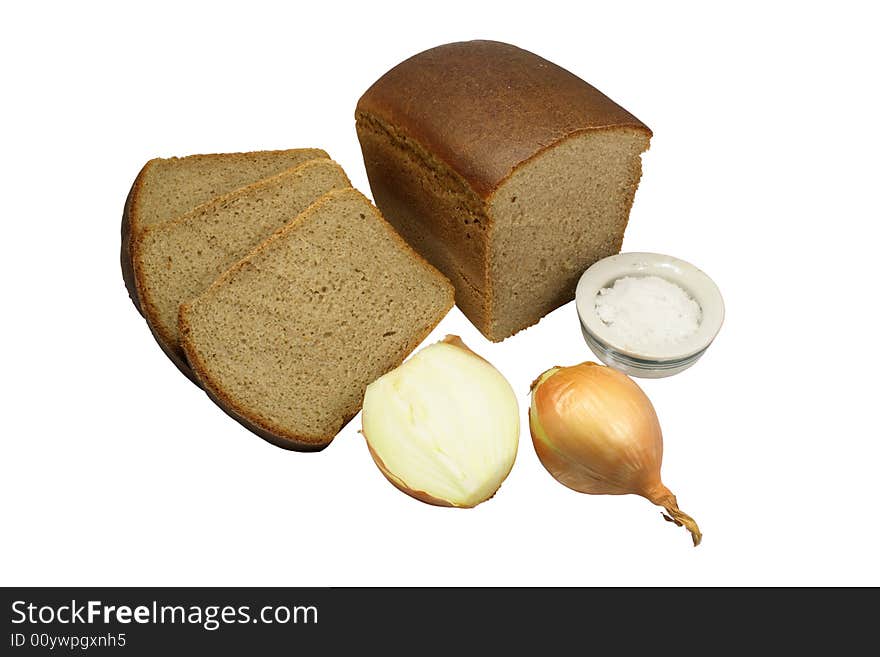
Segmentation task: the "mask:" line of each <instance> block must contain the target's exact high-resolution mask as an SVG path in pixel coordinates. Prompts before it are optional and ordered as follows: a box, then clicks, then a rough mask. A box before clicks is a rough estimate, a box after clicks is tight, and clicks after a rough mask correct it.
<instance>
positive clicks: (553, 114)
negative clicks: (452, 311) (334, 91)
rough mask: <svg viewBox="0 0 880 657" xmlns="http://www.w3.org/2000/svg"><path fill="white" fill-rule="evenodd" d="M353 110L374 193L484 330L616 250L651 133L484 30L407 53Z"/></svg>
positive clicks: (567, 287)
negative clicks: (483, 35) (484, 36)
mask: <svg viewBox="0 0 880 657" xmlns="http://www.w3.org/2000/svg"><path fill="white" fill-rule="evenodd" d="M355 117H356V125H357V134H358V138H359V140H360V143H361V148H362V151H363V156H364V163H365V165H366V169H367V174H368V177H369V181H370V187H371V189H372V191H373V197H374V199H375V202H376V204H377V205H378V206H379V208H380V209H381V211H382V213H383V214H384V216H385V217H386V218H387V219H388V221H390V222H391V223H392V224H393V225H394V226H395V228H397V230H398V231H399V232H400V234H401V235H402V236H403V237H404V238H405V239H406V240H407V241H408V242H409V243H410V244H411V245H412V246H413V247H414V248H415V249H416V250H418V251H419V252H420V253H422V254H423V255H424V256H425V257H426V258H427V259H428V260H429V261H430V262H432V263H433V264H434V265H435V266H436V267H437V268H438V269H440V270H441V271H442V272H443V273H445V274H446V276H447V277H449V279H450V280H451V281H452V283H453V284H454V286H455V290H456V293H455V294H456V303H457V304H458V306H459V307H460V308H461V310H462V311H463V312H464V313H465V315H467V317H468V318H469V319H470V320H471V321H472V322H473V323H474V324H475V325H476V326H477V328H478V329H480V331H481V332H482V333H483V334H484V335H485V336H486V337H487V338H489V339H490V340H493V341H498V340H502V339H504V338H505V337H507V336H510V335H512V334H514V333H516V332H517V331H519V330H521V329H523V328H526V327H527V326H530V325H531V324H534V323H535V322H537V321H538V320H539V319H540V318H541V317H543V316H544V315H546V314H547V313H548V312H550V311H551V310H553V309H554V308H556V307H558V306H560V305H562V304H564V303H566V302H567V301H570V300H571V299H572V298H574V289H575V285H576V283H577V280H578V278H579V276H580V275H581V273H582V272H583V271H584V270H585V269H586V268H587V267H588V266H589V265H591V264H593V263H594V262H596V261H597V260H599V259H600V258H603V257H605V256H608V255H612V254H614V253H617V252H618V251H619V250H620V247H621V243H622V240H623V233H624V229H625V227H626V224H627V221H628V218H629V211H630V208H631V206H632V202H633V198H634V195H635V191H636V187H637V186H638V183H639V178H640V176H641V153H642V152H644V151H645V150H647V149H648V146H649V142H650V138H651V131H650V130H649V129H648V128H647V127H646V126H645V125H644V124H643V123H642V122H641V121H639V120H638V119H637V118H636V117H634V116H633V115H632V114H630V113H629V112H627V111H626V110H625V109H623V108H622V107H620V106H619V105H617V104H615V103H614V102H613V101H612V100H610V99H609V98H608V97H607V96H605V95H603V94H602V93H601V92H599V91H598V90H596V89H595V88H594V87H592V86H590V85H589V84H587V83H586V82H584V81H583V80H581V79H580V78H578V77H577V76H575V75H574V74H572V73H570V72H568V71H567V70H565V69H563V68H560V67H559V66H556V65H555V64H553V63H551V62H549V61H547V60H545V59H542V58H541V57H538V56H537V55H534V54H532V53H530V52H527V51H525V50H521V49H519V48H516V47H514V46H511V45H508V44H504V43H498V42H494V41H470V42H463V43H452V44H448V45H444V46H440V47H437V48H434V49H431V50H428V51H425V52H423V53H421V54H418V55H416V56H414V57H412V58H410V59H408V60H406V61H404V62H403V63H401V64H399V65H398V66H396V67H394V68H393V69H391V70H390V71H388V72H387V73H386V74H385V75H384V76H382V77H381V78H380V79H379V80H378V81H377V82H376V83H374V84H373V85H372V86H371V87H370V88H369V89H368V90H367V92H366V93H365V94H364V95H363V96H362V97H361V99H360V101H359V102H358V105H357V110H356V113H355Z"/></svg>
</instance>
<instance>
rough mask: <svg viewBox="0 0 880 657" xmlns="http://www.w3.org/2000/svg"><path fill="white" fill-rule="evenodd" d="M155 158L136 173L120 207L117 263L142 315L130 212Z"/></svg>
mask: <svg viewBox="0 0 880 657" xmlns="http://www.w3.org/2000/svg"><path fill="white" fill-rule="evenodd" d="M154 161H155V160H150V161H149V162H147V163H146V164H145V165H144V166H143V167H142V168H141V170H140V172H139V173H138V175H137V177H136V178H135V179H134V182H133V183H132V184H131V189H129V190H128V196H126V197H125V206H124V207H123V209H122V231H121V232H122V245H121V248H120V250H119V264H120V266H121V267H122V280H123V282H124V283H125V289H126V290H128V297H129V298H130V299H131V302H132V303H133V304H134V307H135V308H137V310H138V312H139V313H140V314H141V315H143V314H144V311H143V310H141V302H140V298H139V297H138V293H137V285H136V284H135V280H134V263H133V262H132V258H131V234H132V225H131V224H132V214H133V211H134V203H135V201H136V199H137V198H138V194H139V193H140V188H141V181H142V180H143V178H144V175H145V172H146V171H147V169H148V168H149V167H150V166H152V164H153V162H154Z"/></svg>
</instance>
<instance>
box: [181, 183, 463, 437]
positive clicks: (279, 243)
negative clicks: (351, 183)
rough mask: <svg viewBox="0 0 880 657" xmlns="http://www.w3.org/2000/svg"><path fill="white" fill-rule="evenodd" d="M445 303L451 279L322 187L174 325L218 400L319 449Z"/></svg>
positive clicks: (359, 198) (185, 307) (370, 211)
mask: <svg viewBox="0 0 880 657" xmlns="http://www.w3.org/2000/svg"><path fill="white" fill-rule="evenodd" d="M452 304H453V289H452V286H451V285H450V283H449V281H447V280H446V278H444V277H443V275H442V274H440V273H439V272H438V271H437V270H436V269H434V267H432V266H431V265H430V264H428V263H427V262H426V261H425V260H424V259H422V258H421V256H419V255H418V254H417V253H416V252H415V251H413V250H412V249H411V248H410V247H409V245H407V243H406V242H404V241H403V239H401V237H400V236H399V235H398V234H397V233H396V232H395V231H394V229H393V228H392V227H391V226H390V225H388V223H387V222H386V221H385V220H384V219H383V218H382V216H381V215H380V214H379V212H378V211H377V210H376V208H375V207H373V205H372V204H371V203H370V202H369V201H368V200H367V199H366V198H365V197H364V196H363V195H362V194H361V193H360V192H358V191H356V190H354V189H346V190H338V191H332V192H329V193H327V194H325V195H324V196H323V197H321V199H319V200H318V201H317V202H316V203H314V204H313V205H312V206H311V207H309V208H308V209H307V210H306V211H305V212H303V213H302V214H300V215H299V216H298V217H296V218H295V219H294V220H293V221H291V222H289V223H288V224H286V225H285V226H284V227H283V228H281V229H280V230H278V231H277V232H276V233H274V234H273V235H272V236H271V237H269V239H267V240H266V241H264V242H263V243H262V244H261V245H260V246H259V247H257V248H256V249H255V250H254V251H253V252H251V253H250V254H249V255H248V256H247V257H245V258H244V259H242V260H240V261H239V262H238V263H236V264H235V265H233V266H232V267H231V268H230V269H229V270H227V271H226V272H225V273H224V274H222V275H221V276H220V277H219V278H218V279H217V280H216V281H215V282H214V283H213V284H212V285H211V286H210V287H209V288H208V289H207V290H205V291H204V292H203V293H202V294H200V295H198V296H197V297H196V298H195V299H193V300H192V301H189V302H187V303H184V304H182V305H181V307H180V314H179V327H180V329H179V330H180V338H181V344H182V346H183V349H184V351H185V352H186V357H187V360H188V361H189V363H190V365H191V366H192V369H193V371H194V372H195V374H196V376H197V377H198V379H199V381H200V382H201V384H202V387H203V388H204V389H205V391H206V392H207V393H208V395H209V396H210V397H211V398H212V399H213V400H214V401H215V402H216V403H217V404H218V405H219V406H220V407H221V408H223V409H224V410H225V411H226V412H227V413H228V414H229V415H231V416H232V417H233V418H235V419H236V420H238V421H239V422H241V423H242V424H243V425H244V426H246V427H247V428H249V429H250V430H251V431H253V432H255V433H257V434H258V435H260V436H262V437H263V438H265V439H266V440H269V441H270V442H272V443H274V444H276V445H279V446H281V447H285V448H288V449H295V450H300V451H315V450H319V449H322V448H324V447H325V446H326V445H327V444H329V442H330V441H331V440H332V439H333V437H334V436H335V435H336V434H337V433H338V432H339V430H340V429H341V428H342V427H343V426H344V425H345V424H346V423H347V422H348V421H349V420H350V419H351V418H352V417H353V416H354V415H355V414H356V413H357V412H358V410H359V409H360V407H361V403H362V401H363V396H364V390H365V389H366V387H367V385H368V384H369V383H371V382H372V381H374V380H376V379H377V378H379V377H380V376H382V375H383V374H385V373H386V372H388V371H389V370H391V369H393V368H395V367H397V366H398V365H399V364H400V363H401V362H402V361H403V359H404V358H406V356H407V355H408V354H409V353H410V352H411V351H412V350H413V349H415V348H416V347H417V346H418V345H419V343H420V342H421V341H422V340H424V339H425V337H427V335H428V333H429V332H430V331H431V329H433V328H434V326H436V325H437V323H438V322H439V321H440V320H441V319H442V318H443V316H444V315H445V314H446V313H447V312H448V311H449V309H450V308H451V307H452Z"/></svg>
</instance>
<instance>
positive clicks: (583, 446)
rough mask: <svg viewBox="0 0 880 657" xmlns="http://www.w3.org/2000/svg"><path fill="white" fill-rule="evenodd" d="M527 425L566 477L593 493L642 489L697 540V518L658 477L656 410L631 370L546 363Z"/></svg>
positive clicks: (543, 455) (543, 456)
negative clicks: (547, 365) (546, 368)
mask: <svg viewBox="0 0 880 657" xmlns="http://www.w3.org/2000/svg"><path fill="white" fill-rule="evenodd" d="M529 428H530V430H531V434H532V442H533V444H534V446H535V451H536V452H537V453H538V458H539V459H540V460H541V463H543V464H544V467H545V468H547V470H548V471H549V472H550V474H552V475H553V476H554V477H555V478H556V479H557V480H558V481H559V482H560V483H562V484H564V485H565V486H568V487H569V488H571V489H573V490H576V491H578V492H581V493H589V494H592V495H626V494H630V493H633V494H635V495H641V496H642V497H645V498H647V499H649V500H650V501H651V502H653V503H654V504H657V505H658V506H662V507H664V508H665V509H666V514H664V516H663V517H664V518H666V519H667V520H669V521H671V522H674V523H675V524H677V525H679V526H681V525H683V526H684V527H686V528H687V530H688V531H689V532H690V533H691V536H692V538H693V541H694V545H699V543H700V540H701V538H702V534H701V533H700V529H699V527H697V523H696V522H695V521H694V519H693V518H691V517H690V516H689V515H687V514H686V513H684V512H682V511H681V509H679V508H678V502H677V500H676V499H675V495H673V494H672V492H671V491H670V490H669V489H668V488H666V486H664V485H663V482H662V481H661V480H660V464H661V461H662V460H663V434H662V432H661V431H660V423H659V421H658V420H657V414H656V413H655V411H654V407H653V406H652V405H651V401H650V400H649V399H648V397H647V396H646V395H645V393H644V392H643V391H642V389H641V388H640V387H639V386H638V385H637V384H636V383H635V382H634V381H633V380H632V379H630V378H629V377H628V376H626V375H625V374H622V373H620V372H618V371H617V370H615V369H612V368H610V367H604V366H602V365H597V364H596V363H589V362H587V363H581V364H580V365H575V366H573V367H553V368H551V369H549V370H547V371H546V372H544V373H543V374H541V376H539V377H538V378H537V379H536V380H535V381H534V383H532V403H531V407H530V408H529ZM667 514H668V515H667Z"/></svg>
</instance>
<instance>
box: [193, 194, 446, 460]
mask: <svg viewBox="0 0 880 657" xmlns="http://www.w3.org/2000/svg"><path fill="white" fill-rule="evenodd" d="M351 193H356V194H358V195H360V196H361V197H362V198H363V199H364V200H365V201H366V202H367V203H370V201H369V199H367V198H366V197H365V196H363V194H361V193H360V192H358V191H357V190H356V189H353V188H352V189H346V190H334V191H331V192H328V193H326V194H324V195H323V196H322V197H321V198H319V199H318V200H317V201H315V202H314V203H313V204H312V205H310V206H309V207H308V208H307V209H306V210H304V211H303V212H301V213H300V214H299V215H298V216H297V217H296V218H295V219H293V220H292V221H290V222H289V223H287V224H286V225H285V226H283V227H281V228H280V229H278V230H277V231H276V232H275V233H273V234H272V235H271V236H270V237H268V238H267V239H266V240H265V241H264V242H263V243H262V244H260V246H258V247H257V248H256V249H254V250H253V251H252V252H251V253H250V254H249V255H247V256H246V257H245V258H242V259H241V260H240V261H239V262H238V263H236V264H235V265H233V266H232V267H230V268H229V269H228V270H227V271H226V272H224V273H223V274H222V275H221V276H220V277H219V278H218V279H217V280H215V281H214V283H213V284H212V285H211V287H210V288H208V290H206V293H207V292H209V291H210V290H211V289H213V288H215V287H217V286H220V285H223V284H224V282H225V281H226V279H228V278H230V277H232V276H233V275H234V274H235V272H237V271H238V270H240V269H242V268H243V267H246V266H247V264H248V262H249V261H250V259H251V258H253V257H254V256H256V255H258V254H259V253H260V251H262V250H263V249H264V248H266V247H267V245H268V244H271V243H272V242H274V241H276V240H279V239H282V238H283V237H284V235H286V234H287V233H288V232H290V231H292V230H296V228H297V227H298V226H299V225H300V224H302V223H303V222H305V221H307V220H308V218H309V216H310V215H311V214H313V213H314V212H316V211H317V209H318V208H320V206H321V205H323V204H324V203H326V202H327V201H328V200H330V199H332V198H333V196H335V195H339V194H351ZM374 207H375V206H374ZM376 215H377V216H378V218H379V219H380V220H381V225H382V226H383V227H384V228H385V230H387V231H388V233H389V234H390V235H391V236H392V238H393V239H394V240H395V241H396V242H397V243H398V245H399V246H400V247H401V248H402V249H405V250H407V251H408V252H409V253H410V254H411V255H412V256H413V257H414V258H415V259H416V261H417V262H419V264H420V265H421V266H422V267H423V268H424V269H425V270H426V271H429V272H430V273H431V274H432V275H434V276H435V277H437V278H438V279H440V280H442V281H443V282H445V284H446V288H447V290H448V292H449V298H448V300H447V303H446V305H445V308H444V310H443V312H442V314H438V315H439V316H438V318H437V321H436V322H434V323H433V324H431V325H430V326H428V327H427V328H426V329H425V330H424V331H423V332H422V334H421V335H420V336H417V338H416V339H415V340H413V341H412V343H410V344H409V345H407V347H406V349H405V350H404V354H403V357H402V358H401V359H400V360H399V361H398V362H396V363H394V364H392V366H390V367H389V368H388V369H387V370H386V371H391V370H392V369H394V368H395V367H399V366H400V364H401V363H403V361H404V360H406V357H407V356H408V355H409V354H411V353H412V352H413V351H414V350H415V348H416V347H418V346H419V345H420V344H421V343H422V342H423V341H424V340H425V338H427V337H428V335H429V334H430V333H431V331H433V330H434V328H435V327H436V326H437V324H439V323H440V321H441V320H442V319H443V317H445V316H446V314H447V313H448V312H449V311H450V310H451V309H452V306H453V305H455V298H454V290H453V287H452V284H451V283H449V281H448V280H447V279H446V277H445V276H443V274H441V273H440V272H439V271H437V269H435V268H434V267H433V266H432V265H431V264H430V263H429V262H428V261H427V260H425V259H424V258H423V257H422V256H421V255H420V254H419V253H418V252H417V251H415V250H414V249H413V248H412V247H411V246H410V245H409V244H408V243H407V242H406V240H404V239H403V238H402V237H400V235H399V234H398V233H397V231H395V230H394V228H393V227H392V226H391V224H389V223H388V222H387V221H386V220H385V218H384V217H382V214H381V212H379V211H378V210H376ZM178 328H179V332H180V343H181V347H182V348H183V351H184V353H185V354H186V359H187V361H188V363H189V365H190V367H191V369H192V371H193V373H194V375H195V377H196V380H197V381H198V382H199V385H200V386H201V387H202V389H204V391H205V392H206V393H207V395H208V397H209V398H210V399H211V400H212V401H213V402H214V403H215V404H217V405H218V406H219V407H220V408H221V409H222V410H223V411H224V412H225V413H226V414H227V415H229V416H230V417H231V418H233V419H234V420H236V421H237V422H238V423H239V424H241V425H242V426H243V427H245V428H246V429H248V430H249V431H251V432H253V433H255V434H256V435H258V436H259V437H260V438H263V439H264V440H266V441H268V442H270V443H272V444H273V445H276V446H278V447H281V448H284V449H289V450H293V451H297V452H317V451H320V450H322V449H324V448H325V447H326V446H327V445H329V444H330V442H331V441H332V440H333V439H334V438H335V437H336V435H337V434H338V433H339V432H340V431H342V429H343V428H344V427H345V425H347V424H348V423H349V422H350V421H351V419H352V418H353V417H354V416H355V415H357V414H358V413H359V412H360V406H358V408H356V409H355V410H354V412H352V413H351V414H350V415H348V416H347V417H345V418H343V421H342V422H341V423H340V425H339V427H338V428H337V429H336V431H335V432H333V433H332V434H329V435H326V436H319V437H317V438H315V437H314V436H301V435H297V434H294V433H291V432H289V431H287V430H286V429H285V428H284V427H281V426H278V425H276V424H273V423H272V422H271V421H269V420H267V419H265V418H262V417H257V416H256V415H254V414H250V413H249V412H248V411H247V409H244V408H242V407H241V406H240V405H239V404H238V403H237V401H236V400H235V399H233V398H232V397H231V396H229V395H228V394H227V393H226V392H225V391H224V390H223V388H222V387H221V386H220V385H219V384H218V383H217V382H216V381H214V380H213V378H212V377H211V374H210V372H209V370H208V368H207V367H206V365H205V363H204V361H203V359H202V358H201V355H200V354H199V351H198V349H197V348H196V345H194V344H193V343H192V340H191V330H190V323H189V303H184V304H181V306H180V312H179V314H178Z"/></svg>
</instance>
